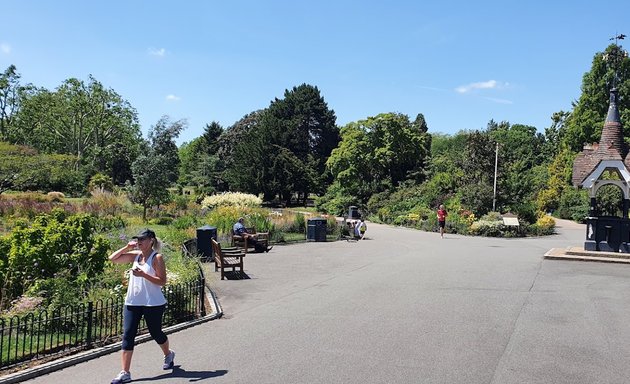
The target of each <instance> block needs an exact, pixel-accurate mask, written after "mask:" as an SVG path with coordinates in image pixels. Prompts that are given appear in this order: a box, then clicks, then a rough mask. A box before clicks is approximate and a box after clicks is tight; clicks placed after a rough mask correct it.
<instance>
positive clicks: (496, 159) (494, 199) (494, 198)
mask: <svg viewBox="0 0 630 384" xmlns="http://www.w3.org/2000/svg"><path fill="white" fill-rule="evenodd" d="M498 164H499V142H497V146H496V149H495V150H494V194H493V196H492V212H496V210H497V165H498Z"/></svg>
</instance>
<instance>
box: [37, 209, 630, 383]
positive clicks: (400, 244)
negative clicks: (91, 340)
mask: <svg viewBox="0 0 630 384" xmlns="http://www.w3.org/2000/svg"><path fill="white" fill-rule="evenodd" d="M367 235H368V236H367V237H368V239H367V240H363V241H359V242H345V241H343V242H331V243H304V244H297V245H291V246H276V247H274V249H273V251H272V252H270V253H268V254H252V255H248V256H247V258H246V260H245V270H246V272H247V274H248V275H249V279H246V280H224V281H221V280H218V279H216V274H214V277H215V280H214V281H212V285H213V286H214V288H215V291H216V293H217V295H218V298H219V300H220V303H221V305H222V308H223V311H224V313H225V315H224V316H223V318H221V319H219V320H214V321H210V322H207V323H204V324H201V325H198V326H196V327H193V328H189V329H186V330H183V331H180V332H177V333H174V334H171V335H170V339H171V345H172V347H173V349H175V350H176V351H177V358H176V365H177V367H176V369H175V370H173V371H172V372H170V371H168V372H165V371H162V370H161V356H160V351H159V348H158V347H157V346H156V345H155V344H154V343H152V342H148V343H143V344H140V345H138V346H137V348H136V353H135V355H134V359H133V367H132V375H133V377H134V382H136V383H149V382H151V383H165V384H166V383H169V384H170V383H190V382H204V383H274V384H275V383H291V384H294V383H449V384H452V383H466V384H470V383H493V384H509V383H567V384H569V383H570V384H580V383H584V384H586V383H588V384H591V383H627V382H628V378H629V377H630V365H629V364H628V363H627V362H628V361H630V326H628V324H630V295H629V294H628V292H630V266H628V265H622V264H609V263H586V262H576V261H559V260H547V259H543V254H544V253H545V252H547V251H548V250H549V249H551V248H558V247H568V246H579V245H581V244H582V243H583V240H584V228H583V226H579V225H573V224H568V223H564V222H562V223H561V224H560V225H559V234H558V235H555V236H550V237H544V238H529V239H491V238H475V237H465V236H459V235H450V234H447V235H446V238H445V239H443V240H441V239H440V238H439V235H438V234H435V233H426V232H420V231H415V230H411V229H405V228H394V227H388V226H381V225H376V224H369V230H368V234H367ZM119 359H120V358H119V354H118V353H112V354H109V355H106V356H103V357H100V358H98V359H95V360H91V361H89V362H86V363H82V364H79V365H76V366H73V367H69V368H66V369H64V370H61V371H59V372H54V373H51V374H48V375H45V376H42V377H39V378H37V379H35V380H32V381H28V383H37V384H39V383H58V382H59V383H109V381H110V380H111V378H112V377H113V375H114V374H116V373H117V372H118V370H119V365H120V364H119Z"/></svg>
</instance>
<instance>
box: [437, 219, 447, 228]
mask: <svg viewBox="0 0 630 384" xmlns="http://www.w3.org/2000/svg"><path fill="white" fill-rule="evenodd" d="M438 225H439V226H440V228H444V227H445V226H446V220H444V221H438Z"/></svg>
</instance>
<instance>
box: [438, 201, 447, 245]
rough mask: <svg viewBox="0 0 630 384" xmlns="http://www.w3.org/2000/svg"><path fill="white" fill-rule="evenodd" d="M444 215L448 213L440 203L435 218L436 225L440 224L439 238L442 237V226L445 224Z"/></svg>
mask: <svg viewBox="0 0 630 384" xmlns="http://www.w3.org/2000/svg"><path fill="white" fill-rule="evenodd" d="M446 216H448V213H447V212H446V209H445V208H444V204H440V208H439V209H438V211H437V219H438V225H439V226H440V237H441V238H444V227H445V226H446Z"/></svg>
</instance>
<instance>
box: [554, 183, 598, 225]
mask: <svg viewBox="0 0 630 384" xmlns="http://www.w3.org/2000/svg"><path fill="white" fill-rule="evenodd" d="M589 208H590V198H589V196H588V192H587V191H585V190H583V189H576V188H565V189H564V191H563V192H562V196H560V206H559V207H558V211H557V212H555V216H557V217H559V218H561V219H569V220H574V221H577V222H580V223H583V222H584V219H585V218H586V217H588V214H589Z"/></svg>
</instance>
